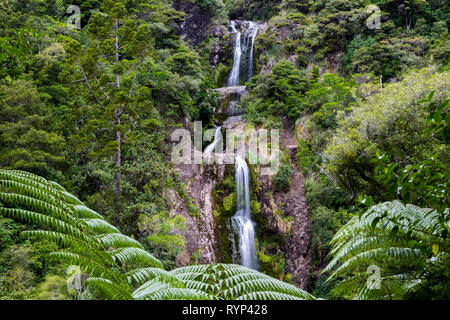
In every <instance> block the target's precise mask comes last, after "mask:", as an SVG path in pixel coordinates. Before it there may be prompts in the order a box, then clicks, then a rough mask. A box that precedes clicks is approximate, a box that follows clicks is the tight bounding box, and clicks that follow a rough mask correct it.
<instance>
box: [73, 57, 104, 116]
mask: <svg viewBox="0 0 450 320" xmlns="http://www.w3.org/2000/svg"><path fill="white" fill-rule="evenodd" d="M77 64H78V66H79V67H80V69H81V72H82V73H83V77H84V81H85V82H86V85H87V86H88V88H89V91H90V92H91V93H92V95H93V96H94V98H95V100H96V101H97V104H98V105H99V107H100V109H102V110H105V107H104V106H103V104H102V103H101V102H100V100H99V99H98V97H97V95H96V94H95V92H94V90H92V87H91V85H90V84H89V80H88V78H87V76H86V73H85V72H84V69H83V67H82V66H81V64H80V62H79V61H78V58H77Z"/></svg>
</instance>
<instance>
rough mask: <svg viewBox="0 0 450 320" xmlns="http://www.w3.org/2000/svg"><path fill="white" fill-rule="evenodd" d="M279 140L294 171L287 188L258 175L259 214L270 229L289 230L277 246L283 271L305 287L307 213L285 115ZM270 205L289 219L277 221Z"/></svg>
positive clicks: (308, 248)
mask: <svg viewBox="0 0 450 320" xmlns="http://www.w3.org/2000/svg"><path fill="white" fill-rule="evenodd" d="M281 143H282V145H283V148H284V149H286V150H287V151H288V152H289V155H290V157H291V164H292V169H293V171H294V172H293V176H292V181H291V186H290V188H289V190H288V191H287V192H279V191H276V190H274V188H273V186H272V184H271V181H270V178H269V177H268V176H261V182H262V183H261V186H262V190H261V192H260V193H259V201H260V202H261V215H262V216H263V217H264V219H266V220H267V222H268V226H269V230H270V231H272V232H275V233H278V234H285V232H286V231H287V230H289V237H288V238H287V239H286V241H285V243H284V245H283V246H284V248H281V249H282V251H284V255H285V259H286V264H285V272H287V273H291V274H292V278H293V282H294V284H295V285H296V286H297V287H299V288H301V289H304V290H306V289H307V287H308V278H309V271H310V269H311V263H312V252H311V232H312V224H311V213H310V209H309V206H308V204H307V202H306V198H305V192H304V178H303V176H302V174H301V173H300V170H299V168H298V167H297V164H296V153H297V147H296V143H295V138H294V134H293V131H292V129H291V127H290V125H289V123H288V121H287V120H286V119H283V135H282V136H281ZM268 192H270V193H271V194H272V195H273V198H272V199H271V198H269V197H268V196H267V194H268ZM274 209H280V210H281V211H282V212H283V213H284V214H285V215H287V216H290V217H292V223H291V224H290V225H284V224H283V223H280V221H278V219H277V216H276V215H275V214H274V211H275V210H274Z"/></svg>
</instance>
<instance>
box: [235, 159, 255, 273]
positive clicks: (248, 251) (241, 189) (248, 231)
mask: <svg viewBox="0 0 450 320" xmlns="http://www.w3.org/2000/svg"><path fill="white" fill-rule="evenodd" d="M235 166H236V175H235V178H236V214H235V215H234V216H233V217H232V218H231V225H232V228H233V232H234V233H236V234H237V235H238V236H239V255H240V258H241V259H240V260H241V261H240V262H241V265H243V266H244V267H247V268H251V269H258V259H257V258H256V249H255V228H254V225H253V222H252V220H251V210H250V174H249V168H248V166H247V163H246V162H245V160H244V159H242V158H241V157H239V156H236V158H235ZM234 251H237V248H234Z"/></svg>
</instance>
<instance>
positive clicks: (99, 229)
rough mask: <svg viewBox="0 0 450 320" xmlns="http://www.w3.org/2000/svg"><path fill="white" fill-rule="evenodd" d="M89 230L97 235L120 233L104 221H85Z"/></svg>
mask: <svg viewBox="0 0 450 320" xmlns="http://www.w3.org/2000/svg"><path fill="white" fill-rule="evenodd" d="M82 221H84V223H86V224H87V225H88V226H89V228H90V229H91V230H92V231H94V232H95V233H97V234H102V233H120V231H119V229H117V228H116V227H114V226H113V225H112V224H109V223H108V222H106V221H105V220H103V219H83V220H82Z"/></svg>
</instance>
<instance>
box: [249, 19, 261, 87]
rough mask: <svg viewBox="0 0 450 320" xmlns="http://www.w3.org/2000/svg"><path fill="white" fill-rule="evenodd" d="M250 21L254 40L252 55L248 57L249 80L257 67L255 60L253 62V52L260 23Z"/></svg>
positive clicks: (251, 49)
mask: <svg viewBox="0 0 450 320" xmlns="http://www.w3.org/2000/svg"><path fill="white" fill-rule="evenodd" d="M249 23H250V29H251V30H252V42H251V46H250V56H249V59H248V73H247V81H250V79H251V78H252V77H253V72H254V71H253V70H254V68H255V66H254V62H253V53H254V49H255V39H256V35H257V34H258V29H259V25H258V24H256V23H255V22H249Z"/></svg>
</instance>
